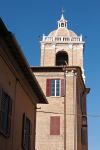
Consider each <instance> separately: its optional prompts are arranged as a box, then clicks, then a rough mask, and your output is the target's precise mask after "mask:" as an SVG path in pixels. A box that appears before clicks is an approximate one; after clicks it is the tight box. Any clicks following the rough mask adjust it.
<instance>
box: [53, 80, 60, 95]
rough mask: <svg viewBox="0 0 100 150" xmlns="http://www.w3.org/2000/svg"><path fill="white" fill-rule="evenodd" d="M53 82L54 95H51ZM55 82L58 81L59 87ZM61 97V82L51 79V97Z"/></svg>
mask: <svg viewBox="0 0 100 150" xmlns="http://www.w3.org/2000/svg"><path fill="white" fill-rule="evenodd" d="M52 81H54V95H53V91H52V89H53V83H52ZM57 81H59V87H57ZM58 88H59V94H58V95H57V89H58ZM60 96H61V80H60V79H51V97H60Z"/></svg>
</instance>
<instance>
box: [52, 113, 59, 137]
mask: <svg viewBox="0 0 100 150" xmlns="http://www.w3.org/2000/svg"><path fill="white" fill-rule="evenodd" d="M50 135H60V116H52V117H50Z"/></svg>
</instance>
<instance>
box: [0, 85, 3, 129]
mask: <svg viewBox="0 0 100 150" xmlns="http://www.w3.org/2000/svg"><path fill="white" fill-rule="evenodd" d="M1 99H2V88H1V87H0V131H1V130H2V119H3V118H2V109H1Z"/></svg>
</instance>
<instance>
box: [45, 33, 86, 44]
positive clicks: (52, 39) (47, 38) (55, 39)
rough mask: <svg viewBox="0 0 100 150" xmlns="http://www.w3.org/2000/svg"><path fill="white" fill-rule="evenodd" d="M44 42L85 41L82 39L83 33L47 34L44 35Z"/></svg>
mask: <svg viewBox="0 0 100 150" xmlns="http://www.w3.org/2000/svg"><path fill="white" fill-rule="evenodd" d="M42 42H57V43H71V42H72V43H84V42H83V40H82V35H81V36H77V37H68V36H56V37H52V36H45V35H43V39H42Z"/></svg>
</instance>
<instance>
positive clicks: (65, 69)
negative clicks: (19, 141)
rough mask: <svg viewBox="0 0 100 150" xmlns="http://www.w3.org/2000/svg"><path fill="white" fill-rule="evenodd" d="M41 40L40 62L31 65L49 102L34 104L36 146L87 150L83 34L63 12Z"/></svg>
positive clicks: (38, 148)
mask: <svg viewBox="0 0 100 150" xmlns="http://www.w3.org/2000/svg"><path fill="white" fill-rule="evenodd" d="M40 43H41V66H40V67H32V68H31V69H32V71H33V72H34V74H35V76H36V78H37V80H38V82H39V84H40V86H41V88H42V89H43V91H44V93H45V96H46V98H47V100H48V102H49V104H48V105H45V104H43V105H41V104H39V105H37V107H38V108H37V123H36V150H88V134H87V133H88V129H87V110H86V96H87V94H88V93H89V88H86V85H85V75H84V66H83V54H84V41H83V39H82V35H80V36H77V34H76V33H74V32H73V31H71V30H69V29H68V26H67V20H65V19H64V15H63V14H62V16H61V19H60V20H59V21H58V28H57V29H56V30H54V31H52V32H51V33H49V35H48V36H45V35H43V39H42V41H41V42H40Z"/></svg>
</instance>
